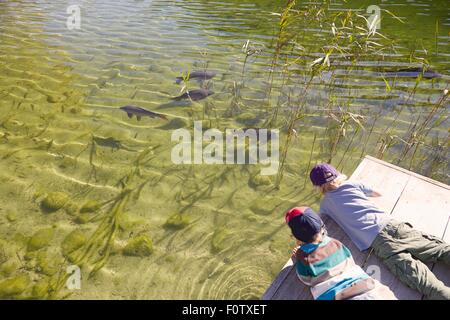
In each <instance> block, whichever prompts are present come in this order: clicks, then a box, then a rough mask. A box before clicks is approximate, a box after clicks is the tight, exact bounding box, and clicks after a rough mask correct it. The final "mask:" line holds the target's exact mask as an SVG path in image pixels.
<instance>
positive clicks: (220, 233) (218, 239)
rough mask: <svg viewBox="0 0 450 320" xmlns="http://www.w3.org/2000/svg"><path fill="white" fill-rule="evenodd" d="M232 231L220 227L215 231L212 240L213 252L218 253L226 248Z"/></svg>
mask: <svg viewBox="0 0 450 320" xmlns="http://www.w3.org/2000/svg"><path fill="white" fill-rule="evenodd" d="M229 235H230V232H229V231H228V230H227V229H218V230H216V231H215V232H214V235H213V237H212V242H211V248H212V252H213V253H217V252H220V251H222V250H223V249H225V247H226V245H227V238H228V236H229Z"/></svg>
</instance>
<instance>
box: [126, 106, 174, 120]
mask: <svg viewBox="0 0 450 320" xmlns="http://www.w3.org/2000/svg"><path fill="white" fill-rule="evenodd" d="M120 109H121V110H123V111H125V112H126V113H127V115H128V118H131V117H133V115H135V116H136V118H137V119H138V121H140V120H141V118H142V117H150V118H160V119H164V120H167V117H166V116H165V115H163V114H161V113H156V112H153V111H149V110H146V109H144V108H141V107H135V106H123V107H120Z"/></svg>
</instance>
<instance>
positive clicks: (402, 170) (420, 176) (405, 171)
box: [364, 156, 450, 190]
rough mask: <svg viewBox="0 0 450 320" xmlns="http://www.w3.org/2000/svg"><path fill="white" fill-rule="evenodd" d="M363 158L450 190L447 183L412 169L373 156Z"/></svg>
mask: <svg viewBox="0 0 450 320" xmlns="http://www.w3.org/2000/svg"><path fill="white" fill-rule="evenodd" d="M364 159H368V160H370V161H373V162H376V163H379V164H381V165H383V166H385V167H388V168H392V169H395V170H397V171H400V172H403V173H406V174H407V175H409V176H412V177H416V178H418V179H421V180H424V181H426V182H428V183H431V184H434V185H436V186H438V187H441V188H444V189H447V190H450V186H449V185H447V184H445V183H442V182H439V181H436V180H433V179H431V178H428V177H425V176H422V175H420V174H418V173H415V172H413V171H409V170H407V169H404V168H402V167H399V166H396V165H394V164H391V163H389V162H385V161H383V160H380V159H377V158H374V157H372V156H365V157H364Z"/></svg>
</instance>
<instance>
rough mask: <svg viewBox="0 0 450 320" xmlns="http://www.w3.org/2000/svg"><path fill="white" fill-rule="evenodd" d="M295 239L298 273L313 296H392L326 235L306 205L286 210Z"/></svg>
mask: <svg viewBox="0 0 450 320" xmlns="http://www.w3.org/2000/svg"><path fill="white" fill-rule="evenodd" d="M286 223H287V224H288V225H289V227H290V228H291V231H292V234H293V235H294V237H295V238H296V239H297V244H298V247H297V249H296V251H295V253H294V254H295V257H296V259H297V263H296V264H295V268H296V272H297V276H298V277H299V279H300V280H301V281H302V282H303V283H305V284H306V285H308V286H310V287H311V294H312V295H313V297H314V299H315V300H347V299H348V300H395V299H396V297H395V295H394V294H393V293H392V291H391V290H390V289H389V288H388V287H386V286H385V285H383V284H381V283H380V282H378V281H377V280H375V279H373V278H371V277H370V276H368V275H367V274H366V273H365V272H364V270H363V269H361V267H359V266H358V265H356V264H355V262H354V261H353V257H352V255H351V253H350V250H349V249H348V248H347V247H345V246H344V245H343V244H342V243H341V242H340V241H338V240H336V239H333V238H330V237H328V236H327V235H325V232H324V229H323V222H322V220H321V219H320V217H319V216H318V215H317V214H316V213H315V212H314V211H313V210H312V209H311V208H308V207H296V208H293V209H291V210H289V211H288V212H287V213H286Z"/></svg>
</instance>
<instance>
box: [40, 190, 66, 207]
mask: <svg viewBox="0 0 450 320" xmlns="http://www.w3.org/2000/svg"><path fill="white" fill-rule="evenodd" d="M69 200H70V198H69V196H68V195H67V194H66V193H64V192H50V193H49V194H48V195H47V196H46V197H45V198H44V200H42V202H41V206H42V208H43V209H44V210H45V211H48V212H54V211H57V210H59V209H61V208H62V207H64V206H65V205H66V203H67V202H68V201H69Z"/></svg>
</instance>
